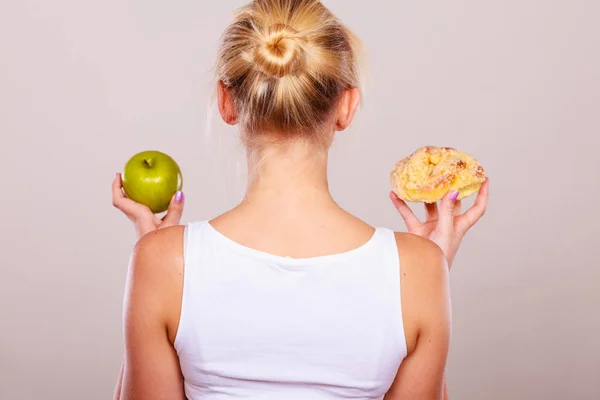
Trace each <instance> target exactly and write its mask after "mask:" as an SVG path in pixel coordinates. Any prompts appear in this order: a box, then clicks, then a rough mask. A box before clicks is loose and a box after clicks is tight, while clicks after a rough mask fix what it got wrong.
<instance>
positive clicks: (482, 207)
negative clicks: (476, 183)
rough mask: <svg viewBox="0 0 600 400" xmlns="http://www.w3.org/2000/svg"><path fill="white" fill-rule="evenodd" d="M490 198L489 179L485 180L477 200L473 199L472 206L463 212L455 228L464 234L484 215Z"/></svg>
mask: <svg viewBox="0 0 600 400" xmlns="http://www.w3.org/2000/svg"><path fill="white" fill-rule="evenodd" d="M489 196H490V184H489V179H486V180H485V182H483V185H482V186H481V189H480V190H479V193H478V194H477V198H476V199H475V203H473V206H472V207H471V208H470V209H468V210H467V211H465V213H464V214H463V215H461V216H460V217H459V218H460V220H459V223H458V224H457V228H458V229H459V230H460V231H461V232H462V233H466V232H467V231H468V230H469V229H471V227H472V226H473V225H475V224H476V223H477V221H479V219H480V218H481V217H483V215H484V214H485V211H486V209H487V205H488V199H489Z"/></svg>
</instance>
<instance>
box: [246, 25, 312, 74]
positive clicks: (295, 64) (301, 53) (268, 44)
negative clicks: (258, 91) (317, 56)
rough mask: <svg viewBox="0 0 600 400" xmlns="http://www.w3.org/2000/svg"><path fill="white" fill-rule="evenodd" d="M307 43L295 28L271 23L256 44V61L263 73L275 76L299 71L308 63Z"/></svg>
mask: <svg viewBox="0 0 600 400" xmlns="http://www.w3.org/2000/svg"><path fill="white" fill-rule="evenodd" d="M306 43H307V41H306V38H304V37H302V36H300V35H299V34H298V31H297V30H295V29H294V28H292V27H290V26H288V25H285V24H275V25H271V26H270V27H269V28H267V30H266V31H265V32H264V36H263V37H262V38H261V39H260V43H258V45H257V46H256V50H255V52H254V63H255V65H256V67H257V69H258V70H260V71H261V72H262V73H264V74H265V75H268V76H272V77H275V78H282V77H284V76H286V75H288V74H292V73H298V72H299V71H301V70H302V69H303V67H304V65H305V63H306Z"/></svg>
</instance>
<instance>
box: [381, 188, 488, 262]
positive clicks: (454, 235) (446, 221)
mask: <svg viewBox="0 0 600 400" xmlns="http://www.w3.org/2000/svg"><path fill="white" fill-rule="evenodd" d="M390 197H391V199H392V202H393V203H394V206H395V207H396V209H397V210H398V212H399V213H400V215H401V216H402V219H403V220H404V223H405V224H406V227H407V229H408V232H409V233H413V234H415V235H419V236H422V237H424V238H427V239H429V240H431V241H433V242H434V243H436V244H437V245H438V246H439V247H440V248H441V249H442V251H443V252H444V254H445V255H446V259H447V260H448V266H449V267H451V266H452V262H453V261H454V257H455V256H456V252H457V251H458V248H459V246H460V243H461V241H462V239H463V237H464V236H465V234H466V233H467V231H468V230H469V229H471V227H472V226H473V225H475V223H477V221H479V219H480V218H481V217H482V216H483V215H484V214H485V211H486V208H487V203H488V198H489V180H488V179H486V180H485V182H484V183H483V185H482V186H481V189H480V190H479V193H478V194H477V199H476V200H475V204H473V207H471V208H470V209H469V210H467V211H466V212H465V213H463V214H461V202H460V200H456V198H457V197H458V192H449V193H447V194H446V196H444V198H443V199H442V200H441V202H440V206H439V209H438V205H437V203H432V204H427V203H426V204H425V210H426V213H427V217H426V220H425V222H421V221H420V220H419V219H418V218H417V216H416V215H415V214H414V213H413V212H412V210H411V209H410V207H409V206H408V205H407V204H406V203H405V202H404V201H403V200H401V199H400V198H398V196H396V194H395V193H393V192H392V193H391V194H390Z"/></svg>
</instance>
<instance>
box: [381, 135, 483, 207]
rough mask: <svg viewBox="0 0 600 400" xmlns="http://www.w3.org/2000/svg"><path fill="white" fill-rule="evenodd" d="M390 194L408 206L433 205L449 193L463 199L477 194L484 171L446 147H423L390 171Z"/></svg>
mask: <svg viewBox="0 0 600 400" xmlns="http://www.w3.org/2000/svg"><path fill="white" fill-rule="evenodd" d="M390 175H391V176H390V177H391V182H392V190H393V191H394V193H396V195H397V196H398V197H400V198H401V199H403V200H405V201H410V202H425V203H435V202H436V201H439V200H441V199H442V197H444V195H445V194H446V193H448V192H449V191H455V190H458V191H459V195H458V199H459V200H460V199H464V198H465V197H468V196H471V195H472V194H474V193H476V192H478V191H479V189H480V188H481V185H482V184H483V182H484V181H485V171H484V170H483V167H482V166H481V165H480V164H479V162H477V160H476V159H475V158H473V157H471V156H470V155H468V154H466V153H463V152H461V151H458V150H456V149H453V148H449V147H434V146H426V147H422V148H420V149H418V150H417V151H415V152H414V153H413V154H412V155H410V156H409V157H406V158H404V159H402V160H400V162H398V164H396V166H395V167H394V169H393V170H392V172H391V174H390Z"/></svg>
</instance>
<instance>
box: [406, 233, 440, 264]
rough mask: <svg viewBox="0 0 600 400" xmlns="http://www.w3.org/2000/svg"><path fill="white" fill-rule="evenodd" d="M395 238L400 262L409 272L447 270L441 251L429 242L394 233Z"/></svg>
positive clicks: (412, 236) (416, 237)
mask: <svg viewBox="0 0 600 400" xmlns="http://www.w3.org/2000/svg"><path fill="white" fill-rule="evenodd" d="M395 236H396V245H397V246H398V254H399V256H400V261H401V263H404V264H405V265H404V266H405V267H406V268H408V269H409V270H413V269H418V270H420V269H422V268H429V269H438V268H442V267H443V268H447V265H446V264H447V263H446V258H445V256H444V253H443V252H442V249H440V248H439V246H438V245H437V244H435V243H434V242H432V241H431V240H429V239H426V238H423V237H421V236H418V235H414V234H412V233H401V232H396V233H395Z"/></svg>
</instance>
